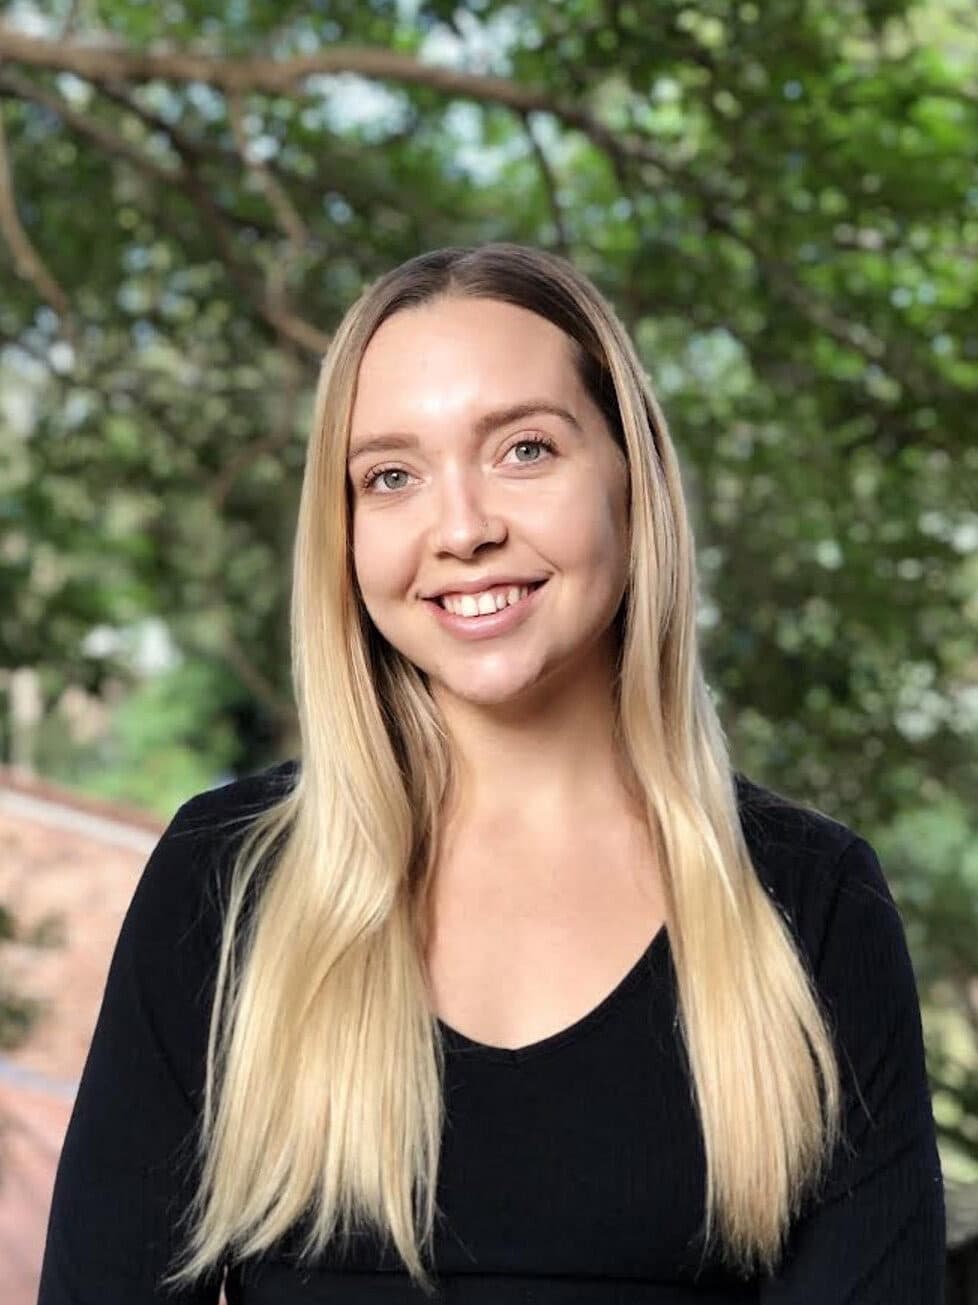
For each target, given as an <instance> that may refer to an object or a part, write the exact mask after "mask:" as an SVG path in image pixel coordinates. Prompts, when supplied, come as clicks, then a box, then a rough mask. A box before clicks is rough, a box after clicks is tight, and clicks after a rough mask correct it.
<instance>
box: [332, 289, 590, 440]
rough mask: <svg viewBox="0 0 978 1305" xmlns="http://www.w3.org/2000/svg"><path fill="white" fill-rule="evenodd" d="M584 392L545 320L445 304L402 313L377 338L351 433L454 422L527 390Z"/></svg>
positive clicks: (482, 305)
mask: <svg viewBox="0 0 978 1305" xmlns="http://www.w3.org/2000/svg"><path fill="white" fill-rule="evenodd" d="M528 387H529V388H528ZM579 387H580V382H579V378H578V375H577V370H576V367H575V366H574V360H573V349H572V344H571V341H570V339H569V338H568V336H567V335H565V334H564V332H563V331H562V330H560V328H559V327H557V326H554V324H553V323H552V322H549V321H547V319H546V318H544V317H541V316H540V315H539V314H537V313H533V312H530V311H529V310H528V309H525V308H518V307H517V306H515V305H514V304H507V303H502V302H500V301H499V300H494V299H460V298H452V299H442V300H437V301H435V302H433V303H430V304H423V305H421V306H420V307H415V308H406V309H402V310H400V311H399V312H397V313H395V314H394V315H393V316H392V317H389V318H388V319H387V321H385V322H384V323H383V324H382V325H381V326H380V327H379V328H378V329H377V331H376V332H375V333H374V335H373V337H372V339H371V340H370V343H369V344H368V345H367V348H366V350H365V352H364V355H363V359H362V361H361V364H360V370H359V373H358V376H357V386H356V395H355V400H354V407H353V421H352V427H353V430H358V429H360V428H362V427H365V426H372V425H374V424H376V423H377V422H380V421H384V422H390V420H391V419H392V418H393V417H395V416H397V415H398V414H401V415H403V416H404V417H405V418H407V417H409V416H413V417H420V416H426V415H427V416H431V417H436V416H437V415H438V414H439V413H446V414H447V413H451V414H453V415H456V416H457V415H459V414H460V413H461V412H462V411H463V410H464V409H466V408H468V407H470V406H471V407H473V408H475V407H479V408H481V407H485V406H488V405H489V404H492V405H493V406H496V405H498V404H500V403H502V402H505V401H506V400H507V399H514V398H515V399H518V398H522V397H525V395H526V394H527V393H529V392H530V390H532V392H533V394H535V395H541V396H544V395H550V396H551V397H554V398H556V397H557V396H558V395H560V396H563V397H564V398H565V399H567V398H571V397H573V396H574V394H575V393H578V392H579Z"/></svg>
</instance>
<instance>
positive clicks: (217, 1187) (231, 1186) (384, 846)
mask: <svg viewBox="0 0 978 1305" xmlns="http://www.w3.org/2000/svg"><path fill="white" fill-rule="evenodd" d="M448 294H450V295H460V296H472V297H481V298H491V299H495V300H502V301H505V302H507V303H511V304H515V305H517V306H519V307H521V308H524V309H529V310H530V311H532V312H535V313H538V314H539V315H540V316H542V317H544V318H547V319H548V320H549V321H551V322H553V323H555V324H556V325H557V326H559V327H560V328H561V329H562V330H563V331H564V332H565V333H566V335H567V336H568V337H569V339H570V341H571V342H572V347H573V350H574V356H575V362H576V365H577V367H578V370H579V373H580V375H581V378H582V381H583V382H584V384H585V385H586V387H587V390H588V392H589V394H590V395H591V397H592V398H593V399H594V401H595V402H596V403H597V405H598V406H599V408H600V409H601V411H602V413H603V415H604V417H605V419H606V421H607V423H608V427H609V429H610V431H611V433H612V435H613V437H614V439H615V440H616V442H617V443H618V445H619V447H620V448H621V450H622V451H623V452H624V454H625V457H626V459H627V464H628V469H629V473H630V481H631V506H630V518H631V545H630V550H631V551H630V561H629V580H628V586H627V590H626V594H625V597H624V599H623V601H622V608H621V610H620V612H619V614H618V616H616V618H615V619H616V626H617V628H618V631H619V636H620V642H619V645H618V646H619V656H618V662H617V665H616V703H617V717H616V727H617V729H618V739H619V741H620V744H621V746H622V747H623V749H624V755H625V756H626V758H627V761H628V763H629V766H630V768H631V772H632V774H633V776H634V783H635V786H636V792H637V793H638V795H639V798H640V800H641V801H642V803H643V809H644V811H645V813H646V815H647V820H648V827H649V831H650V835H651V837H652V841H653V847H654V849H655V853H656V857H657V864H658V865H659V866H660V867H661V873H662V880H663V890H664V897H665V903H666V923H667V928H668V936H669V942H670V948H671V953H672V958H673V964H674V968H675V973H676V979H677V993H678V1006H679V1016H680V1025H681V1030H682V1036H683V1040H684V1046H685V1050H686V1055H687V1059H688V1064H689V1069H690V1073H691V1078H692V1083H691V1089H692V1090H693V1091H694V1095H695V1101H696V1104H697V1109H698V1114H699V1119H700V1123H701V1127H702V1133H703V1140H704V1143H705V1154H706V1192H705V1211H706V1214H705V1244H706V1245H707V1246H709V1245H711V1241H712V1239H714V1238H718V1239H719V1243H720V1248H721V1251H722V1253H723V1255H724V1258H725V1259H726V1260H727V1261H728V1262H729V1263H730V1264H732V1265H733V1266H735V1267H736V1268H737V1269H739V1270H741V1271H743V1272H751V1271H754V1270H756V1269H761V1270H765V1271H769V1272H770V1271H773V1270H774V1268H775V1267H776V1265H777V1263H778V1261H779V1259H780V1256H781V1253H782V1251H783V1245H784V1239H785V1236H786V1233H787V1228H788V1225H789V1222H790V1220H791V1218H792V1217H793V1215H795V1214H796V1213H797V1212H798V1210H799V1209H800V1208H801V1203H802V1200H803V1198H804V1197H805V1196H806V1195H807V1193H808V1190H809V1188H810V1186H812V1185H814V1184H816V1183H817V1182H818V1181H819V1180H820V1179H821V1177H822V1175H823V1173H824V1171H825V1168H826V1166H827V1164H828V1162H829V1159H830V1157H831V1153H832V1151H833V1148H834V1146H835V1143H836V1140H837V1137H838V1133H839V1113H840V1109H839V1079H838V1071H837V1065H836V1060H835V1055H834V1051H833V1044H832V1040H831V1036H830V1034H829V1031H828V1029H827V1027H826V1025H825V1023H824V1022H823V1016H822V1013H821V1009H820V1005H819V1000H818V995H817V991H816V989H815V988H814V986H813V985H812V983H811V981H810V979H809V976H808V973H807V970H806V968H805V966H804V964H803V963H802V961H801V959H800V957H799V954H798V952H797V950H796V947H795V944H794V942H793V940H792V937H791V934H790V932H789V930H788V928H787V927H786V925H785V922H784V921H783V920H782V918H781V915H780V914H779V911H778V910H777V908H776V906H775V905H774V904H773V903H772V902H771V901H770V900H769V898H768V896H767V893H766V892H765V890H764V888H763V886H762V884H761V883H760V882H759V879H758V876H757V874H756V872H755V870H754V867H753V865H752V862H751V858H750V855H749V852H748V848H747V846H746V843H745V840H744V836H743V833H742V830H741V825H740V819H739V816H738V806H737V794H736V787H735V778H734V773H733V771H732V769H731V764H730V760H729V757H728V752H727V745H726V739H725V736H724V733H723V729H722V726H721V724H720V722H719V720H718V717H717V715H716V712H715V709H714V706H713V704H712V701H711V698H710V694H709V691H708V688H707V685H706V682H705V680H704V676H703V672H702V668H701V664H700V655H699V650H698V646H697V633H696V619H695V618H696V604H697V578H696V570H695V555H694V541H693V536H692V532H691V528H690V524H689V520H688V517H687V511H686V504H685V502H684V498H683V491H682V484H681V481H680V469H679V464H678V460H677V457H676V453H675V450H674V446H673V444H672V442H671V439H670V436H669V433H668V429H667V426H666V422H665V418H664V417H663V414H662V411H661V410H660V407H659V405H658V403H657V401H656V398H655V396H654V394H653V393H652V390H651V387H650V384H649V382H648V379H647V377H646V375H645V372H644V371H643V368H642V366H641V363H640V361H639V358H638V356H637V354H636V352H635V349H634V347H633V345H632V343H631V341H630V340H629V338H628V335H627V333H626V331H625V329H624V328H623V326H622V325H621V323H620V321H619V319H618V317H617V315H616V313H615V311H614V309H613V308H612V306H611V305H610V304H609V303H608V302H607V301H606V300H605V299H604V298H603V297H602V295H601V294H600V293H599V292H598V290H597V289H596V288H595V287H594V286H593V285H592V283H591V282H590V281H589V280H588V279H587V278H586V277H585V276H583V275H582V274H581V273H580V272H578V271H577V270H576V269H575V268H574V267H573V266H572V265H571V264H570V263H569V262H567V261H565V260H564V259H562V258H559V257H557V256H555V255H552V254H549V253H545V252H543V251H540V250H536V249H532V248H527V247H523V246H519V245H513V244H508V243H502V242H499V243H494V244H487V245H483V246H479V247H476V248H448V249H440V250H436V251H433V252H431V253H427V254H423V255H421V256H419V257H417V258H413V259H411V260H409V261H408V262H406V263H404V264H403V265H401V266H400V267H398V268H395V269H394V270H393V271H391V272H389V273H387V274H386V275H384V276H382V277H381V278H379V279H378V280H377V281H376V282H374V283H373V284H372V285H370V286H369V287H367V289H366V290H365V291H364V292H363V294H362V295H361V296H360V298H359V299H358V300H357V301H356V302H355V303H354V304H353V305H352V307H351V308H350V309H349V310H348V311H347V313H346V315H345V317H344V318H343V320H342V322H341V324H340V326H339V328H338V330H337V331H336V334H335V336H334V337H333V339H332V341H331V343H330V346H329V349H328V351H327V353H326V355H325V357H324V359H323V363H322V370H321V373H320V377H319V384H318V389H317V395H316V403H315V416H314V421H313V429H312V434H311V439H310V443H309V448H308V454H307V459H306V465H305V475H304V480H303V486H302V497H301V502H300V506H299V513H298V521H297V530H296V539H295V553H294V571H293V591H292V669H293V682H294V688H295V694H296V704H297V708H298V716H299V723H300V738H301V759H300V767H299V770H298V773H297V778H296V782H295V783H294V785H293V786H292V787H291V789H290V790H289V791H288V792H286V793H285V794H284V795H283V796H282V797H280V798H277V799H276V800H275V801H274V802H272V803H271V804H270V805H268V806H267V807H265V808H264V809H263V810H262V811H261V812H260V813H259V814H258V815H257V817H256V818H254V820H253V821H252V823H251V824H250V825H249V826H248V828H247V832H246V835H245V837H244V838H243V840H242V842H241V845H240V847H239V848H238V849H237V851H236V853H235V856H234V858H233V866H232V874H231V876H230V879H229V891H228V900H227V906H226V911H225V916H224V926H223V938H222V943H221V949H220V956H219V963H218V971H217V979H216V991H215V996H214V1007H213V1015H212V1022H211V1029H210V1039H209V1043H208V1052H207V1067H206V1086H205V1094H204V1102H203V1110H202V1118H201V1127H200V1134H199V1143H198V1153H197V1154H198V1159H199V1174H200V1176H199V1182H198V1184H197V1186H196V1189H195V1194H194V1198H193V1201H192V1203H191V1207H190V1209H189V1210H188V1212H187V1216H188V1217H187V1226H188V1228H189V1232H188V1236H187V1240H186V1245H185V1248H184V1251H183V1256H182V1258H183V1264H182V1267H181V1268H180V1269H179V1270H178V1271H176V1272H174V1273H171V1275H170V1277H169V1281H171V1282H174V1283H184V1282H187V1281H190V1280H192V1279H194V1278H196V1277H197V1276H199V1275H201V1274H203V1273H205V1272H213V1271H214V1270H215V1268H216V1267H218V1266H219V1265H220V1264H222V1263H223V1262H224V1261H225V1259H226V1258H227V1257H228V1256H230V1255H234V1256H236V1257H237V1256H240V1257H246V1256H251V1255H255V1254H258V1253H260V1252H262V1251H264V1250H266V1249H267V1248H269V1247H270V1246H271V1245H272V1243H273V1242H275V1241H276V1240H277V1239H278V1238H279V1237H280V1236H281V1235H282V1234H284V1233H285V1231H286V1230H287V1229H289V1228H291V1227H293V1226H294V1225H296V1223H297V1221H298V1220H299V1219H300V1218H308V1232H307V1235H306V1237H305V1238H304V1241H303V1248H302V1254H303V1255H304V1256H305V1255H308V1256H310V1257H312V1256H316V1255H318V1254H319V1253H321V1252H322V1251H323V1250H324V1249H325V1246H326V1243H327V1242H328V1241H331V1240H332V1239H333V1238H334V1237H337V1238H339V1240H340V1242H341V1244H342V1245H344V1246H345V1245H347V1244H348V1239H349V1237H350V1235H351V1233H352V1231H353V1229H354V1228H355V1227H356V1226H357V1225H358V1224H359V1223H360V1222H361V1221H363V1222H366V1223H367V1224H369V1225H372V1226H373V1227H374V1228H376V1229H378V1230H379V1231H380V1232H382V1233H384V1234H386V1235H387V1236H388V1237H389V1238H390V1239H391V1240H392V1241H393V1243H394V1245H395V1246H396V1248H397V1250H398V1252H399V1254H400V1256H401V1258H402V1260H403V1262H404V1264H405V1266H406V1268H407V1270H408V1272H409V1273H410V1275H411V1277H412V1279H414V1281H415V1282H416V1283H417V1284H418V1285H419V1286H421V1287H422V1288H423V1289H424V1290H425V1291H426V1292H431V1291H432V1290H433V1287H434V1284H433V1282H432V1279H431V1278H430V1277H429V1275H428V1272H427V1269H426V1267H425V1264H424V1263H423V1258H424V1257H429V1258H430V1256H431V1254H432V1246H433V1241H432V1238H433V1227H434V1220H435V1216H436V1213H437V1205H436V1200H435V1193H436V1185H437V1172H438V1160H439V1148H440V1142H441V1135H442V1128H443V1124H444V1119H445V1114H444V1104H443V1095H442V1093H443V1083H444V1051H443V1048H442V1045H441V1042H440V1038H439V1030H438V1026H437V1019H436V1016H435V1015H434V1013H433V1012H432V1011H431V1009H430V1004H429V997H428V988H427V984H426V977H425V970H424V960H423V957H424V955H425V950H424V949H425V941H426V936H427V935H426V925H427V919H428V916H427V902H428V893H429V890H430V887H431V883H430V880H431V868H432V866H433V864H434V863H435V857H436V854H437V850H438V847H439V838H440V832H441V825H440V821H441V818H442V811H443V802H444V800H445V797H446V794H447V793H448V792H449V786H450V784H451V782H452V779H453V775H454V772H453V761H452V756H451V752H450V746H449V744H450V740H449V738H448V736H447V733H446V729H445V726H444V723H443V720H442V718H441V716H440V714H439V712H438V710H437V708H436V706H435V703H434V701H433V699H432V696H431V694H430V693H429V692H428V689H427V686H426V682H425V679H424V678H423V676H422V674H421V673H420V672H419V670H418V669H417V667H415V666H414V665H413V664H412V663H410V662H408V661H407V660H406V659H405V658H404V657H403V656H402V655H401V654H400V653H399V652H398V651H397V649H396V648H394V647H392V646H390V645H389V644H388V643H386V642H385V641H384V640H383V639H381V638H380V637H379V635H378V634H377V632H376V630H375V628H374V627H373V626H372V623H371V621H370V620H369V617H368V615H367V613H366V610H365V608H364V606H363V603H362V600H361V598H360V596H359V593H358V591H357V588H356V584H355V581H354V578H353V569H352V558H351V530H350V513H351V504H350V499H349V490H348V486H347V471H346V457H347V443H348V437H349V427H350V415H351V410H352V405H353V398H354V392H355V386H356V380H357V374H358V369H359V365H360V360H361V358H362V357H363V353H364V350H365V349H366V346H367V344H368V342H369V340H370V339H371V337H372V336H373V334H374V332H375V331H376V330H377V328H378V327H379V326H380V324H381V323H382V322H383V321H384V320H385V319H387V318H388V317H390V316H391V314H393V313H395V312H397V311H398V310H400V309H402V308H406V307H412V306H415V305H420V304H422V303H425V302H428V301H430V300H432V299H434V298H437V297H438V296H443V295H448ZM260 869H261V871H262V873H261V874H260V875H259V873H258V872H259V870H260ZM259 882H260V886H261V891H260V894H258V893H257V891H256V886H257V885H258V884H259ZM650 1054H651V1048H650ZM418 1220H420V1223H418V1222H417V1221H418ZM653 1235H654V1234H653V1230H652V1229H649V1236H650V1237H651V1236H653Z"/></svg>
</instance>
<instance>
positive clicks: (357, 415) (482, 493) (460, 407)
mask: <svg viewBox="0 0 978 1305" xmlns="http://www.w3.org/2000/svg"><path fill="white" fill-rule="evenodd" d="M518 408H519V409H521V410H522V411H520V412H517V411H516V410H517V409H518ZM548 408H549V409H555V410H556V409H559V410H561V411H560V412H558V411H547V410H546V409H548ZM507 410H509V411H508V412H507ZM380 437H389V444H388V445H387V447H383V448H374V449H367V448H365V447H364V446H365V445H366V444H367V443H368V442H371V443H372V442H373V441H375V440H378V439H379V438H380ZM349 455H350V456H349V472H348V474H349V480H350V485H351V495H352V497H351V503H352V510H353V553H354V567H355V572H356V579H357V583H358V585H359V587H360V592H361V595H362V597H363V602H364V605H365V606H366V609H367V611H368V613H369V615H370V618H371V620H372V621H373V622H374V624H375V625H376V627H377V629H378V630H379V631H380V633H381V634H382V635H383V637H384V638H385V639H386V640H387V641H388V642H389V643H390V644H392V645H393V646H394V647H395V648H397V649H398V650H399V651H400V652H401V653H403V655H404V656H405V657H407V658H408V659H409V660H410V661H411V662H413V663H414V664H415V665H416V666H417V667H418V668H419V670H421V671H422V672H423V673H425V674H426V675H427V676H428V683H429V687H430V689H431V691H432V693H433V694H434V695H435V697H436V699H438V698H441V697H442V695H446V694H447V695H452V696H454V697H457V698H460V699H464V700H466V701H467V702H470V703H473V704H480V705H484V706H493V705H495V706H502V705H504V704H510V705H526V704H527V703H529V702H530V701H531V700H532V696H533V695H534V693H539V692H540V691H541V690H542V689H543V688H544V687H550V688H553V687H554V686H555V685H557V684H559V683H560V682H562V681H566V682H567V683H574V684H576V685H577V686H578V688H580V687H581V675H582V674H594V673H598V674H601V673H604V674H607V673H608V671H609V669H610V667H611V665H612V661H613V656H614V643H613V629H612V628H611V623H612V620H613V618H614V615H615V612H616V611H617V609H618V606H619V604H620V602H621V599H622V595H623V593H624V589H625V584H626V582H627V564H628V520H627V518H628V477H627V468H626V464H625V460H624V457H623V455H622V453H621V452H620V450H619V449H618V447H617V446H616V444H615V442H614V440H613V438H612V436H611V434H610V432H609V430H608V427H607V424H606V423H605V421H604V419H603V417H602V416H601V414H600V412H599V410H598V409H597V407H596V406H595V405H594V403H593V402H592V400H591V399H590V398H589V396H588V394H587V392H586V390H585V389H584V387H583V385H582V383H581V381H580V379H579V377H578V375H577V371H576V369H575V367H574V363H573V359H572V354H571V344H570V341H569V340H568V338H567V337H566V336H565V335H564V333H563V332H562V331H561V330H560V329H559V328H558V327H556V326H554V325H553V324H552V323H550V322H548V321H547V320H546V319H545V318H542V317H539V316H538V315H537V314H536V313H531V312H528V311H527V310H525V309H522V308H517V307H514V306H513V305H510V304H506V303H502V302H499V301H497V300H491V299H460V298H446V299H442V300H439V301H435V302H432V303H429V304H425V305H423V306H421V307H419V308H410V309H403V310H401V311H400V312H397V313H395V314H394V315H393V316H392V317H390V318H388V319H387V321H386V322H384V324H383V325H382V326H381V327H380V328H379V329H378V330H377V331H376V332H375V334H374V336H373V338H372V339H371V341H370V344H369V345H368V347H367V349H366V352H365V354H364V357H363V360H362V363H361V366H360V372H359V375H358V379H357V389H356V396H355V401H354V409H353V415H352V422H351V430H350V445H349ZM502 580H506V581H512V582H513V583H514V584H519V582H520V581H533V582H536V581H539V580H543V581H544V583H543V584H542V585H541V586H539V587H538V588H536V589H534V590H533V591H532V592H531V593H530V594H529V596H528V597H527V598H525V599H523V600H522V601H521V602H518V603H517V604H516V605H515V606H513V607H511V608H506V609H503V610H500V611H498V612H496V613H494V614H493V615H481V616H467V615H461V616H452V615H451V613H450V612H448V611H445V610H444V609H442V608H441V607H440V606H439V604H437V603H436V602H435V601H433V600H432V599H430V597H429V595H431V594H433V593H436V592H438V591H441V590H443V589H446V588H447V589H448V590H449V591H452V590H456V589H458V587H459V586H461V585H464V584H467V583H468V582H472V581H476V582H478V588H479V589H480V590H484V589H487V588H488V589H490V590H492V591H493V592H497V591H498V586H497V585H496V582H497V581H502ZM494 587H495V588H494ZM505 588H507V589H508V588H509V586H508V585H507V586H505Z"/></svg>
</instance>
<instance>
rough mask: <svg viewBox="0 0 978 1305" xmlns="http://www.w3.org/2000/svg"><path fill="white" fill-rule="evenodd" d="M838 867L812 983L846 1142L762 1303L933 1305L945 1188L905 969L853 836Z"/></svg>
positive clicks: (869, 865)
mask: <svg viewBox="0 0 978 1305" xmlns="http://www.w3.org/2000/svg"><path fill="white" fill-rule="evenodd" d="M838 869H839V874H838V883H837V887H836V890H835V896H834V902H833V905H832V908H831V911H830V915H829V919H828V926H827V929H826V931H825V937H824V940H823V945H822V948H821V955H820V958H819V962H818V967H817V982H818V988H819V991H820V993H821V994H822V997H823V999H824V1003H825V1005H826V1007H827V1010H828V1014H829V1016H830V1019H831V1022H832V1024H833V1025H834V1027H835V1031H836V1038H837V1046H838V1048H839V1051H840V1058H841V1073H842V1083H843V1092H844V1106H843V1112H844V1113H843V1123H844V1130H845V1138H844V1139H843V1142H844V1145H841V1146H840V1147H839V1148H838V1149H837V1152H836V1158H835V1161H834V1163H833V1165H832V1168H831V1171H830V1173H829V1174H828V1177H827V1180H826V1182H825V1184H824V1187H823V1190H822V1194H821V1197H820V1199H819V1200H818V1201H817V1203H814V1202H810V1208H809V1212H808V1213H807V1215H805V1216H804V1217H802V1218H801V1219H799V1221H798V1223H797V1226H796V1228H795V1230H794V1232H793V1235H792V1238H791V1241H790V1245H789V1252H788V1256H787V1258H786V1261H785V1264H784V1267H783V1270H782V1272H781V1273H779V1274H778V1276H777V1279H776V1281H774V1282H771V1283H769V1284H768V1285H766V1286H765V1287H764V1288H763V1289H762V1291H761V1297H760V1299H761V1303H762V1305H827V1303H828V1302H832V1305H940V1302H942V1301H943V1298H944V1257H945V1215H944V1188H943V1183H942V1178H941V1168H940V1162H939V1159H938V1153H937V1146H936V1143H935V1133H934V1123H933V1115H932V1112H931V1099H930V1092H929V1088H928V1082H927V1071H926V1066H925V1059H924V1045H923V1035H922V1030H921V1019H920V1007H919V1002H918V994H917V987H916V982H915V978H914V971H913V966H912V963H911V959H910V955H909V952H908V949H907V943H906V938H905V934H904V929H903V924H902V922H901V918H900V915H899V912H898V910H897V907H896V905H895V903H894V900H893V897H892V894H891V892H890V889H889V887H888V885H887V882H886V879H885V878H884V875H883V872H882V869H881V867H880V863H879V859H878V857H877V855H876V853H875V852H874V850H873V848H872V847H871V846H870V845H869V843H867V842H866V841H865V839H863V838H860V837H858V836H857V837H856V838H854V839H853V840H852V841H851V842H850V843H849V845H848V847H847V848H846V850H845V852H844V854H843V856H842V858H841V860H840V863H839V867H838Z"/></svg>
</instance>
